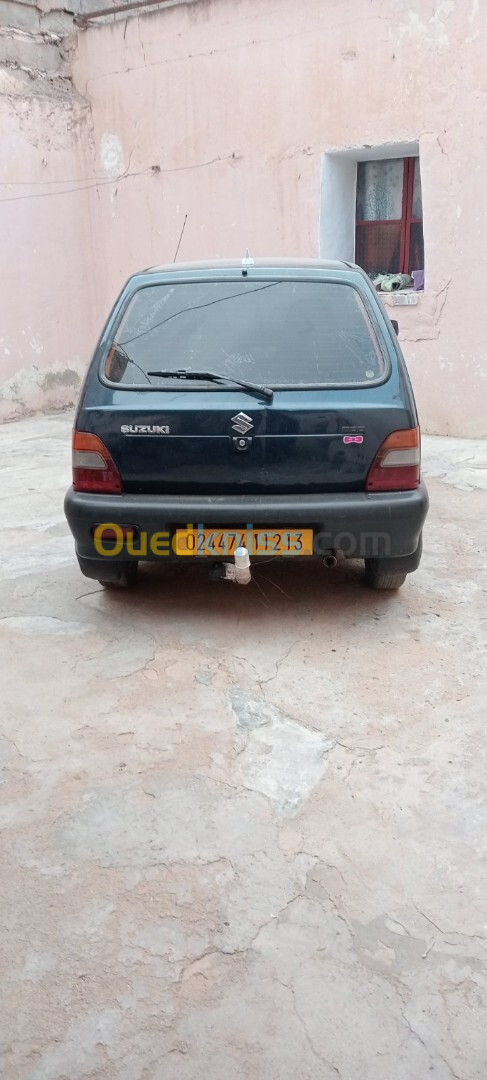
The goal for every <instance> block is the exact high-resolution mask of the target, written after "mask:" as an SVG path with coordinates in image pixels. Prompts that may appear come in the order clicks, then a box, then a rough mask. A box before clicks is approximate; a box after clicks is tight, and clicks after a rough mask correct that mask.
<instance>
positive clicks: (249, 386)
mask: <svg viewBox="0 0 487 1080" xmlns="http://www.w3.org/2000/svg"><path fill="white" fill-rule="evenodd" d="M147 374H148V375H149V376H153V375H155V376H157V377H158V378H159V379H199V380H202V379H206V380H207V382H223V383H232V384H233V385H234V386H241V387H242V390H248V391H249V393H251V394H262V397H266V398H269V401H272V399H273V397H274V391H273V390H271V388H270V386H259V384H258V383H252V382H244V381H243V379H234V378H233V375H219V374H218V373H217V372H216V371H186V370H185V368H179V370H178V371H148V372H147Z"/></svg>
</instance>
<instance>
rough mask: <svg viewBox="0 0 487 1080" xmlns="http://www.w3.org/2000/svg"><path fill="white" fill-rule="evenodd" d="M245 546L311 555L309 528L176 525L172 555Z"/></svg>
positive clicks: (259, 551)
mask: <svg viewBox="0 0 487 1080" xmlns="http://www.w3.org/2000/svg"><path fill="white" fill-rule="evenodd" d="M238 547H246V548H247V549H248V552H249V555H312V554H313V530H312V529H178V530H177V532H176V534H175V540H174V550H175V552H176V555H203V556H204V555H209V556H210V557H211V558H213V559H215V558H220V557H222V556H225V557H228V556H229V555H234V554H235V552H236V550H237V548H238Z"/></svg>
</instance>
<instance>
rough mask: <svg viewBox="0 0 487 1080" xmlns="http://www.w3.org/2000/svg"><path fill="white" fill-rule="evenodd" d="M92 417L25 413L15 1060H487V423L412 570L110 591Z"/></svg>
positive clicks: (436, 501) (410, 1078) (4, 913)
mask: <svg viewBox="0 0 487 1080" xmlns="http://www.w3.org/2000/svg"><path fill="white" fill-rule="evenodd" d="M70 421H71V418H70V417H68V416H65V415H64V416H53V417H48V418H42V419H32V420H27V421H23V422H20V423H17V424H11V425H8V426H4V427H3V428H1V429H0V460H1V473H0V475H1V478H2V486H1V493H0V498H1V501H2V507H1V509H2V522H3V527H2V532H1V535H0V557H1V582H0V601H1V621H0V649H1V702H2V709H1V720H0V731H1V738H0V769H1V771H0V778H1V781H2V783H1V786H0V821H1V828H2V842H1V850H0V858H1V877H0V892H1V939H0V950H1V954H2V955H1V964H0V977H1V981H2V1007H1V1010H0V1027H1V1035H0V1039H1V1047H2V1061H3V1064H2V1066H1V1068H0V1072H1V1075H2V1077H3V1078H5V1080H61V1078H66V1080H78V1078H79V1080H81V1078H83V1080H94V1078H97V1080H98V1078H103V1080H112V1078H116V1080H197V1078H198V1080H199V1078H200V1077H205V1078H206V1077H208V1078H211V1080H253V1078H256V1080H333V1078H337V1077H339V1078H341V1080H392V1078H393V1080H425V1078H428V1080H429V1078H430V1077H431V1078H432V1080H451V1078H452V1077H454V1078H458V1080H460V1078H461V1080H477V1078H479V1080H485V1076H486V1075H487V1064H486V1061H487V1044H486V1032H485V1003H486V1002H485V999H486V990H487V970H486V964H485V958H486V923H487V913H486V893H487V888H486V885H487V880H486V872H485V861H484V859H485V843H486V835H487V830H486V816H487V815H486V810H485V763H484V748H485V725H484V719H485V707H484V702H485V690H486V687H485V681H483V671H482V664H483V653H482V649H483V646H484V645H485V637H484V636H483V633H482V624H483V619H485V614H486V605H485V595H486V592H485V588H486V587H485V576H483V570H482V562H483V561H484V547H485V545H484V538H483V532H482V527H483V522H484V521H485V510H486V501H487V495H486V488H487V470H486V454H485V447H484V446H482V444H480V443H474V442H463V441H459V440H453V439H427V440H425V455H424V456H425V464H426V468H425V471H426V473H427V475H428V476H429V478H430V479H429V487H430V494H431V499H432V510H431V513H430V517H429V520H428V525H427V530H426V536H425V555H424V560H423V563H422V566H421V569H420V570H419V572H418V573H417V574H415V575H414V576H413V577H412V578H410V579H409V581H408V583H407V585H406V586H405V587H404V589H403V590H402V591H401V592H400V593H398V594H397V595H392V596H386V595H380V594H374V593H373V592H369V591H367V590H366V589H364V588H362V586H361V584H360V580H359V572H358V569H356V568H355V567H354V566H348V567H347V568H346V569H338V570H336V571H333V572H328V573H327V572H325V571H324V570H322V569H320V568H318V567H315V566H308V565H302V566H297V565H295V566H294V568H293V569H291V568H290V567H289V566H283V567H276V566H272V565H271V564H269V565H268V566H266V567H265V568H263V570H262V573H264V572H265V579H264V577H262V578H261V580H260V585H261V588H262V590H263V592H260V591H259V590H258V589H257V588H256V587H255V586H251V587H249V588H247V589H240V590H239V589H237V588H236V587H234V586H232V585H229V584H223V583H218V584H211V583H210V582H209V581H208V578H207V574H206V572H205V570H204V569H203V568H202V567H200V566H197V567H193V566H191V567H189V568H188V566H187V565H186V564H185V566H184V567H177V568H175V569H171V568H157V569H150V570H149V571H147V572H144V573H143V574H142V578H141V583H140V587H139V589H138V590H137V591H136V592H133V593H131V594H129V593H122V594H115V593H111V594H110V593H105V592H104V591H103V590H102V589H100V588H99V587H98V586H97V584H96V583H90V582H87V581H85V580H84V579H83V578H82V577H81V575H80V574H79V571H78V568H77V564H76V562H75V559H74V552H73V547H72V541H71V538H70V536H69V535H68V534H67V529H66V527H65V524H64V518H63V513H62V496H63V492H64V489H65V487H66V486H67V483H68V475H69V428H70ZM484 626H485V622H484ZM484 674H485V672H484Z"/></svg>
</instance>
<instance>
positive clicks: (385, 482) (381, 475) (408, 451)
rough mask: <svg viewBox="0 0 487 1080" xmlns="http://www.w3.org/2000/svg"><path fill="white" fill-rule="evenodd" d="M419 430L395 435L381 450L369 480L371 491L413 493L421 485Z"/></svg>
mask: <svg viewBox="0 0 487 1080" xmlns="http://www.w3.org/2000/svg"><path fill="white" fill-rule="evenodd" d="M420 463H421V444H420V435H419V428H417V427H416V428H407V429H406V430H404V431H393V432H392V433H391V435H388V436H387V439H384V442H383V443H382V446H380V447H379V450H378V451H377V453H376V455H375V458H374V460H373V462H372V465H371V466H370V469H369V474H368V476H367V484H366V488H367V491H412V490H413V488H416V487H417V486H418V484H419V468H420Z"/></svg>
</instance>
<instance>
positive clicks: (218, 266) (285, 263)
mask: <svg viewBox="0 0 487 1080" xmlns="http://www.w3.org/2000/svg"><path fill="white" fill-rule="evenodd" d="M247 258H248V259H249V261H248V262H247V261H246V259H247ZM242 266H243V267H245V266H248V267H249V268H250V267H252V266H253V267H255V268H257V269H259V268H265V269H266V270H280V269H282V270H284V269H286V270H356V269H357V267H356V266H355V265H354V263H349V262H338V261H333V260H327V261H323V260H320V259H281V258H278V259H276V258H268V259H252V258H251V257H249V256H247V257H243V258H241V259H215V260H210V261H206V262H185V263H183V262H178V263H163V264H161V265H160V266H151V267H149V268H148V269H147V270H142V271H140V273H143V274H162V273H164V272H172V273H174V271H175V270H177V271H180V270H188V271H190V272H191V271H192V272H193V273H194V272H195V271H196V272H198V271H200V270H241V269H242Z"/></svg>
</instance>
